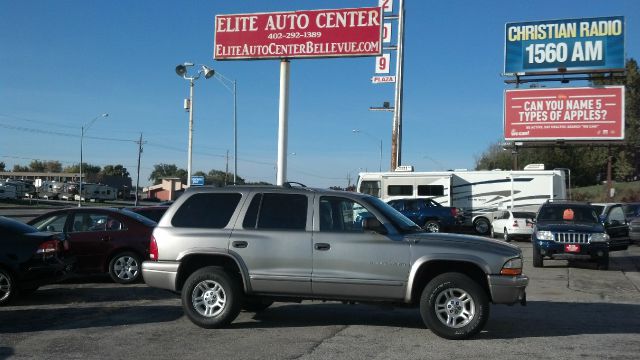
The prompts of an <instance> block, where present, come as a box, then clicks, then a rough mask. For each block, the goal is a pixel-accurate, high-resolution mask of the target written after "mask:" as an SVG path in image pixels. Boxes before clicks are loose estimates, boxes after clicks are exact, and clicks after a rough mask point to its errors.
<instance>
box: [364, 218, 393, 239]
mask: <svg viewBox="0 0 640 360" xmlns="http://www.w3.org/2000/svg"><path fill="white" fill-rule="evenodd" d="M362 229H363V230H369V231H373V232H377V233H378V234H382V235H385V234H386V233H387V228H385V227H384V225H382V223H381V222H380V220H378V219H376V218H365V219H362Z"/></svg>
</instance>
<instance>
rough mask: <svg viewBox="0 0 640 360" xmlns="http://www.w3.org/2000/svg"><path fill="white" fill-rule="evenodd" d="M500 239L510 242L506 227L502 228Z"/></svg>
mask: <svg viewBox="0 0 640 360" xmlns="http://www.w3.org/2000/svg"><path fill="white" fill-rule="evenodd" d="M502 239H503V240H504V241H505V242H511V236H510V235H509V232H508V231H507V228H504V232H503V233H502Z"/></svg>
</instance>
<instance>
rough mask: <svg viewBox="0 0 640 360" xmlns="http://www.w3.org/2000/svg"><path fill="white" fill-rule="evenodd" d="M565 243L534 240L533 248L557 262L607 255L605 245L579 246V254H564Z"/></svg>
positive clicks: (607, 248)
mask: <svg viewBox="0 0 640 360" xmlns="http://www.w3.org/2000/svg"><path fill="white" fill-rule="evenodd" d="M565 245H566V244H565V243H558V242H555V241H550V240H535V241H534V244H533V246H537V247H538V248H539V249H540V254H541V255H543V256H545V257H549V258H552V259H559V260H590V259H597V258H601V257H604V256H607V255H608V254H609V245H608V244H607V243H588V244H578V245H580V251H579V252H566V251H565Z"/></svg>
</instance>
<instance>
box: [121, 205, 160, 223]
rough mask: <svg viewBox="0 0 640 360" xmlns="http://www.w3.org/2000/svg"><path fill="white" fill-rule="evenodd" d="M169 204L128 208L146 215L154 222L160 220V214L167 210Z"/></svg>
mask: <svg viewBox="0 0 640 360" xmlns="http://www.w3.org/2000/svg"><path fill="white" fill-rule="evenodd" d="M168 208H169V205H156V206H138V207H133V208H129V209H128V210H130V211H133V212H134V213H136V214H140V215H142V216H144V217H147V218H149V219H151V220H153V221H155V222H158V221H160V219H161V218H162V215H164V213H165V212H166V211H167V209H168Z"/></svg>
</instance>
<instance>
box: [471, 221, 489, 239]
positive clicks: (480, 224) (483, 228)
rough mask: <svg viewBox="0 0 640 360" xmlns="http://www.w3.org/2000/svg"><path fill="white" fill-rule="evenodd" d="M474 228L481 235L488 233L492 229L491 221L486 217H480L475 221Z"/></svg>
mask: <svg viewBox="0 0 640 360" xmlns="http://www.w3.org/2000/svg"><path fill="white" fill-rule="evenodd" d="M473 229H474V230H475V231H476V232H477V233H478V234H480V235H486V234H488V233H489V231H490V229H491V223H489V220H487V219H485V218H478V219H476V221H474V222H473Z"/></svg>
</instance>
